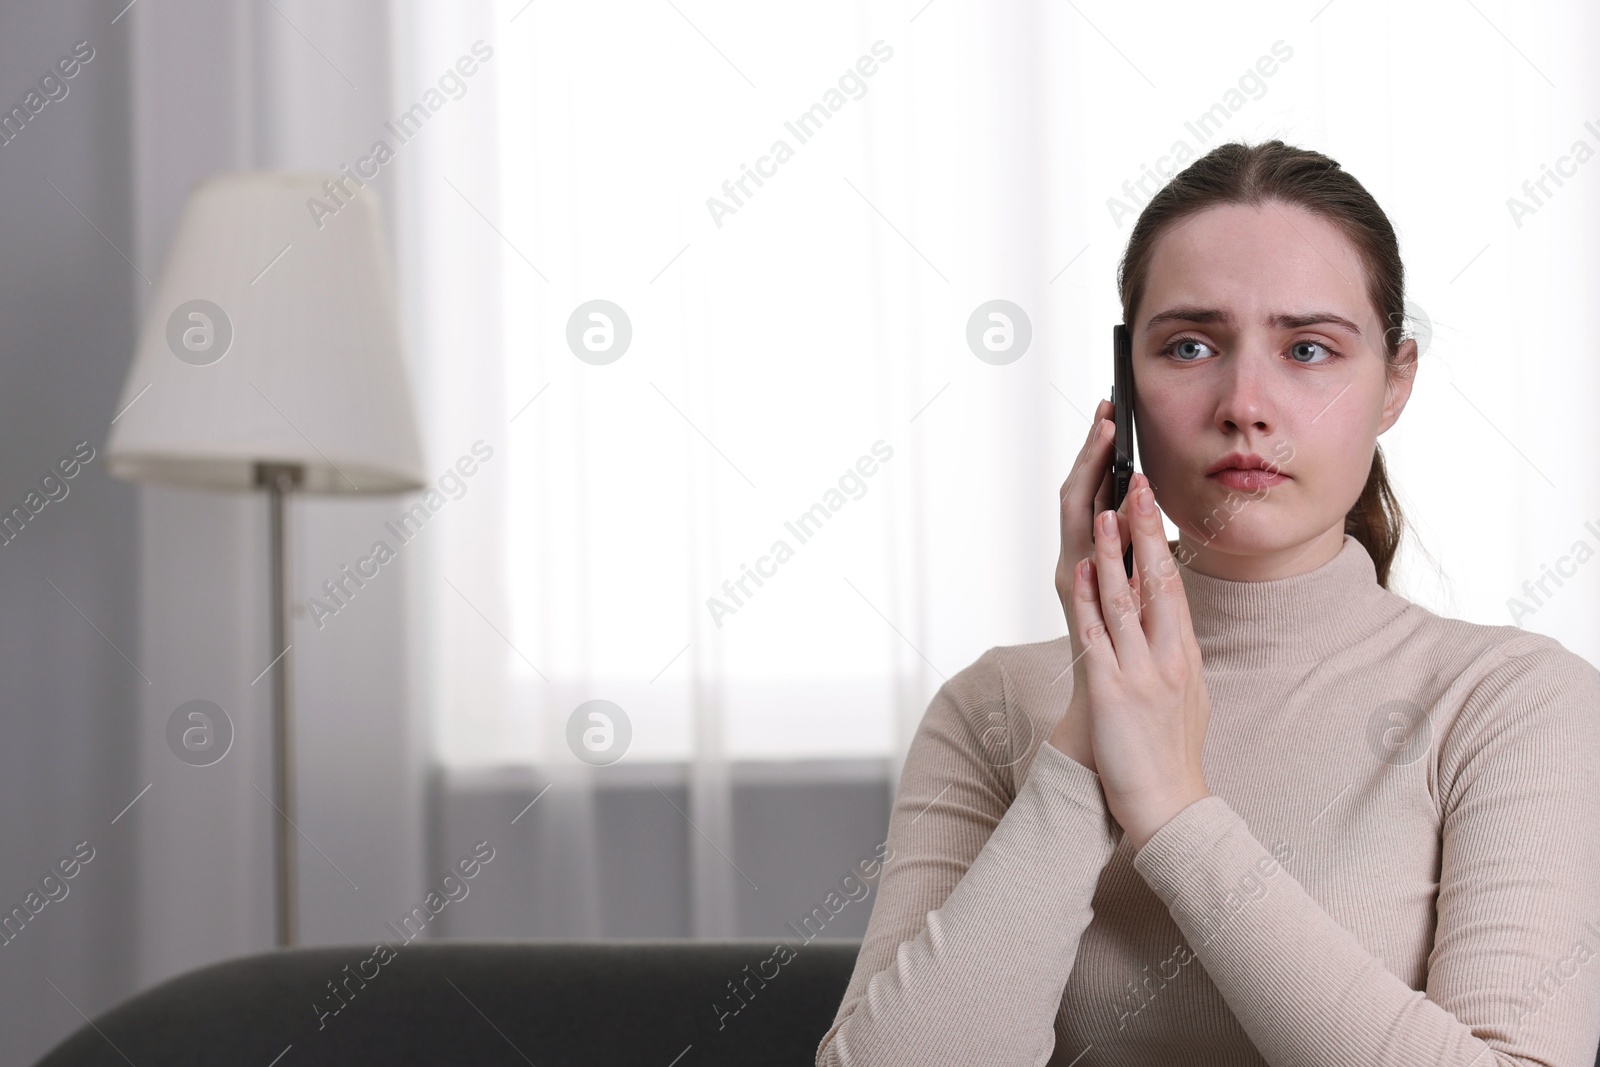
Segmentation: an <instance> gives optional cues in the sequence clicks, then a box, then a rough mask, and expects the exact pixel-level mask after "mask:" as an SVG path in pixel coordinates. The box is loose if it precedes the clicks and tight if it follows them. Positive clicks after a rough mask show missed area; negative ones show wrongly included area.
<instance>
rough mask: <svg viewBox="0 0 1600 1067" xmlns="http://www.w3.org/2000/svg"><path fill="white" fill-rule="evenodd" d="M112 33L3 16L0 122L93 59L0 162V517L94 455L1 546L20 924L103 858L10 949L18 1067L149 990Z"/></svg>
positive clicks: (0, 656)
mask: <svg viewBox="0 0 1600 1067" xmlns="http://www.w3.org/2000/svg"><path fill="white" fill-rule="evenodd" d="M115 14H116V10H115V9H114V8H113V7H109V6H108V5H106V4H99V3H94V4H91V3H86V2H68V0H56V2H52V3H48V4H43V3H35V4H28V5H25V6H24V5H17V4H6V5H3V6H0V108H4V109H10V108H11V107H13V106H15V105H18V104H21V103H22V102H23V99H24V97H25V95H26V94H27V92H28V91H29V89H31V88H33V87H34V86H35V84H36V83H37V81H38V79H39V78H40V77H41V76H43V75H44V74H46V73H47V72H48V71H50V69H51V68H52V66H53V65H54V64H55V63H56V61H57V60H58V59H59V58H60V57H62V56H64V55H67V54H68V53H70V52H71V50H72V47H73V45H74V44H76V43H77V42H79V41H87V42H89V44H90V45H91V46H92V47H93V49H94V56H93V58H92V59H91V60H90V61H89V62H88V63H87V64H86V65H84V66H83V67H82V69H81V70H80V71H79V72H78V73H77V74H76V76H75V77H73V78H72V79H70V80H68V81H65V82H64V84H65V85H66V86H67V94H66V96H65V97H62V98H61V99H58V100H54V101H51V102H50V103H47V104H46V105H45V106H44V107H43V108H42V110H40V111H39V113H38V114H37V115H35V116H33V117H32V119H31V120H30V121H29V122H28V123H27V124H26V125H25V126H23V127H22V130H21V132H20V134H18V135H17V136H16V137H15V138H14V139H13V140H11V141H10V142H8V143H5V144H0V324H3V327H4V329H3V334H0V510H5V511H9V510H10V509H11V508H12V507H13V506H16V505H19V504H22V503H23V501H24V498H25V497H26V495H27V494H28V492H29V490H30V489H31V488H35V487H36V486H37V483H38V482H39V480H40V478H41V477H43V476H44V475H45V474H46V473H48V472H49V470H50V468H51V466H52V465H53V464H55V463H56V461H57V459H58V458H60V457H62V456H64V455H67V454H68V453H70V452H71V451H72V449H73V446H74V444H75V443H77V442H79V441H88V442H89V443H90V445H91V446H92V447H93V448H94V449H95V453H96V455H95V459H94V460H93V461H92V462H90V463H89V464H88V466H87V468H85V469H84V470H83V471H82V472H81V473H79V474H78V475H77V476H76V477H74V478H73V479H72V480H71V481H69V482H66V483H65V484H66V485H67V486H68V493H67V495H66V496H65V497H64V498H62V499H60V500H56V501H52V502H50V503H48V504H46V505H45V506H44V508H43V509H42V510H41V511H40V512H39V514H38V515H36V516H34V517H33V518H32V519H31V520H29V521H28V522H27V524H26V525H25V526H23V527H22V530H21V532H20V534H18V535H17V536H16V537H15V539H14V540H12V541H11V542H9V543H7V544H6V545H5V546H4V547H0V678H3V679H4V683H3V685H0V812H3V813H4V815H3V817H0V907H3V908H4V909H5V910H7V911H9V910H10V909H11V908H12V907H14V906H18V905H23V903H24V898H25V897H26V896H27V895H28V893H29V892H30V890H31V889H32V887H34V886H35V885H36V884H37V883H38V882H39V881H40V879H41V878H43V877H44V876H45V875H46V874H47V873H49V871H50V870H51V868H52V866H53V865H54V864H55V863H56V861H57V860H58V859H60V858H62V857H63V856H66V855H67V854H68V853H70V852H71V851H72V846H73V845H74V844H75V843H77V842H79V841H88V842H89V843H90V845H91V846H92V847H93V849H94V858H93V859H92V860H91V861H90V862H89V863H88V864H87V865H86V866H84V867H83V868H82V869H81V870H80V871H78V873H77V874H76V876H75V877H74V878H72V879H71V880H70V881H67V882H65V883H64V884H65V886H66V887H67V895H66V896H65V897H64V898H63V899H61V900H59V901H57V902H54V903H49V904H47V905H45V906H44V907H43V909H42V910H40V911H39V913H38V914H37V915H35V916H33V917H32V919H31V920H30V921H29V922H28V923H27V924H26V925H24V926H22V928H21V930H20V932H18V933H17V934H16V936H15V939H14V940H13V941H11V942H10V943H9V944H7V945H6V947H4V948H0V1061H3V1062H5V1063H28V1062H31V1061H32V1060H33V1059H34V1058H36V1057H37V1056H39V1055H40V1054H42V1053H43V1052H44V1051H45V1049H46V1048H48V1047H49V1046H50V1045H52V1044H54V1043H55V1041H57V1040H58V1039H59V1038H60V1037H62V1036H64V1035H65V1034H66V1033H67V1032H68V1031H70V1030H72V1029H74V1028H76V1027H77V1026H79V1025H81V1023H82V1018H81V1017H80V1016H79V1014H78V1012H79V1010H81V1011H83V1012H86V1013H88V1014H90V1015H93V1014H94V1013H96V1012H98V1011H101V1010H103V1009H104V1008H107V1007H109V1006H110V1005H111V1004H113V1003H114V1002H116V1001H117V1000H119V999H121V998H122V997H123V996H125V995H127V994H128V993H129V992H130V991H131V990H132V988H133V983H134V966H133V951H134V930H135V923H133V922H132V921H130V920H131V917H133V916H134V915H136V913H137V906H136V900H135V889H136V885H137V882H136V878H135V867H134V861H135V849H134V845H135V843H136V841H137V837H136V830H135V826H136V824H135V823H134V812H137V811H138V808H137V806H136V807H135V808H134V809H133V812H130V813H129V815H127V816H124V817H123V818H121V819H120V820H118V821H117V822H116V823H115V825H113V823H112V819H113V818H115V817H116V816H117V815H118V814H119V812H120V811H121V810H122V809H123V807H124V806H125V805H127V804H128V803H129V802H130V801H131V800H133V798H134V797H135V795H136V794H137V793H138V792H139V790H140V789H141V788H143V786H144V781H142V780H141V779H140V778H139V777H138V769H137V766H136V763H135V761H134V759H133V753H134V752H135V750H136V748H137V743H136V737H135V731H136V727H137V722H138V719H137V715H136V709H137V708H138V701H139V699H140V697H141V695H142V691H143V690H145V689H146V688H148V687H147V686H146V684H145V681H144V679H143V678H141V677H140V675H139V673H138V671H137V670H136V669H135V667H134V666H132V665H131V664H130V663H129V659H131V660H132V661H133V663H139V651H138V640H137V636H138V635H137V623H138V610H137V608H138V604H137V591H136V584H135V574H136V570H135V562H136V559H137V550H138V542H137V530H138V509H137V500H136V491H135V490H134V489H133V488H132V487H131V486H128V485H126V484H124V483H122V482H118V481H115V480H113V479H111V478H110V477H108V476H107V475H106V472H105V464H104V444H105V438H106V431H107V429H108V426H109V423H110V421H111V417H112V415H113V414H115V404H116V400H117V396H118V393H119V392H120V390H121V387H122V376H123V373H124V372H125V370H126V367H127V361H128V358H129V356H130V355H131V354H132V351H133V344H134V326H135V317H136V316H135V304H134V300H135V292H136V290H137V289H141V288H144V284H145V283H144V282H143V281H142V280H141V279H140V278H139V275H138V274H137V273H136V271H135V270H134V268H133V267H132V266H130V265H129V263H128V261H127V260H125V259H124V258H123V254H124V253H126V254H127V255H129V256H130V257H131V256H132V255H133V244H134V237H133V231H134V226H133V214H132V205H133V202H132V197H131V192H130V182H129V136H130V135H129V107H128V89H129V55H128V36H127V24H128V20H127V19H122V20H120V21H118V22H117V23H116V24H115V25H113V24H112V22H111V19H112V17H113V16H114V15H115ZM52 183H53V184H54V185H55V187H56V188H54V189H53V188H51V184H52ZM57 189H59V190H60V192H59V193H58V192H57ZM68 200H70V201H71V203H70V204H69V203H68ZM74 205H75V207H74ZM79 212H81V213H82V214H80V213H79ZM96 228H98V229H99V231H100V232H98V233H97V232H96ZM113 245H114V246H115V247H113ZM118 249H120V250H121V251H120V252H119V251H118ZM58 492H59V491H58ZM51 583H54V585H55V587H56V588H54V589H53V588H51ZM58 589H59V592H58V591H57V590H58ZM69 598H70V601H71V603H70V604H69V603H68V599H69ZM80 612H81V614H80ZM97 629H98V631H99V632H96V631H97ZM113 646H115V647H113ZM118 650H120V651H118ZM124 654H126V655H127V657H128V659H124V658H123V656H124ZM140 666H141V667H142V666H143V664H140ZM147 799H148V798H147ZM54 891H55V892H56V893H57V894H58V895H59V890H54ZM52 984H53V986H54V988H52Z"/></svg>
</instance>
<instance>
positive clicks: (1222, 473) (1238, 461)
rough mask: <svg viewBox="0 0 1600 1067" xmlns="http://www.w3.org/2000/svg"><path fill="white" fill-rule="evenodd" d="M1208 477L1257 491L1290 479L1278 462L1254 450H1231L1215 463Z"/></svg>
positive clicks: (1246, 491) (1242, 490) (1244, 490)
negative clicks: (1267, 459) (1275, 462)
mask: <svg viewBox="0 0 1600 1067" xmlns="http://www.w3.org/2000/svg"><path fill="white" fill-rule="evenodd" d="M1206 477H1207V478H1210V479H1212V480H1213V481H1217V482H1220V483H1222V484H1223V485H1226V486H1227V487H1228V488H1230V489H1237V490H1239V491H1240V492H1242V493H1255V492H1259V491H1260V490H1262V489H1267V488H1270V487H1272V486H1274V485H1278V484H1279V483H1281V482H1285V481H1288V480H1289V475H1287V474H1285V473H1283V471H1282V470H1281V469H1279V468H1278V466H1277V464H1273V463H1268V462H1267V461H1266V460H1265V459H1262V458H1261V457H1260V456H1258V455H1256V454H1255V453H1254V452H1230V453H1228V454H1227V455H1226V456H1223V457H1222V458H1221V459H1219V460H1217V461H1216V462H1215V463H1213V464H1212V465H1211V466H1210V468H1209V469H1207V471H1206Z"/></svg>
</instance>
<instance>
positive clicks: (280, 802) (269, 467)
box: [256, 463, 305, 948]
mask: <svg viewBox="0 0 1600 1067" xmlns="http://www.w3.org/2000/svg"><path fill="white" fill-rule="evenodd" d="M304 477H305V469H304V468H303V467H301V466H299V465H298V464H292V463H257V464H256V484H257V485H258V486H263V487H265V489H266V490H267V513H268V520H267V521H268V527H269V542H270V544H269V549H268V551H269V553H270V555H271V578H270V581H271V584H272V649H273V651H274V652H276V653H277V656H278V658H277V659H275V660H273V662H272V667H271V668H270V669H271V671H272V756H273V763H274V764H275V767H274V771H275V772H276V773H275V774H274V777H273V793H274V794H275V799H274V800H273V807H275V808H276V809H277V812H278V819H277V833H276V834H275V835H274V845H275V847H274V858H275V860H276V866H277V888H278V894H277V895H278V947H280V948H287V947H288V946H290V945H293V944H294V943H295V920H296V910H297V909H296V907H295V884H296V878H295V866H296V865H295V847H294V832H295V830H294V723H293V721H292V720H291V717H290V694H289V649H290V648H292V647H293V645H291V644H290V642H289V599H288V598H289V571H288V552H287V548H286V538H285V534H284V514H283V510H284V504H285V502H286V500H287V498H288V496H289V493H290V492H291V491H293V489H294V488H295V487H296V486H298V485H300V484H301V482H302V480H303V479H304Z"/></svg>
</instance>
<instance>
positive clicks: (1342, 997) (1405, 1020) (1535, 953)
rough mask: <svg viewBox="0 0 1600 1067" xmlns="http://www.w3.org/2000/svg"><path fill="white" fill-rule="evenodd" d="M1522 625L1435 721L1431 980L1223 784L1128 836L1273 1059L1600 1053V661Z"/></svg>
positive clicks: (1588, 1059)
mask: <svg viewBox="0 0 1600 1067" xmlns="http://www.w3.org/2000/svg"><path fill="white" fill-rule="evenodd" d="M1530 643H1532V644H1533V645H1534V646H1535V647H1533V648H1532V649H1530V650H1528V651H1527V652H1525V653H1524V654H1521V655H1515V656H1513V657H1511V658H1508V659H1507V661H1506V662H1505V663H1504V664H1503V665H1501V666H1499V667H1496V668H1495V669H1493V670H1491V671H1490V672H1489V673H1488V674H1487V675H1486V676H1485V677H1484V679H1483V681H1482V682H1481V683H1480V684H1479V685H1478V686H1477V687H1476V688H1475V689H1474V691H1473V693H1472V695H1471V696H1470V697H1469V698H1468V699H1467V702H1466V705H1465V707H1464V708H1463V709H1462V713H1461V715H1460V716H1459V717H1458V718H1457V720H1456V722H1455V724H1454V726H1453V728H1452V729H1451V730H1450V731H1449V733H1448V734H1446V735H1445V736H1444V737H1443V738H1442V739H1441V743H1440V753H1439V758H1440V783H1439V785H1440V791H1441V796H1440V800H1441V804H1442V808H1443V810H1444V812H1445V813H1446V814H1445V820H1444V824H1443V833H1442V837H1443V851H1442V865H1441V872H1440V881H1439V900H1438V923H1437V926H1436V929H1435V934H1434V946H1433V950H1432V952H1431V953H1430V955H1429V959H1428V981H1427V989H1426V994H1425V995H1424V993H1422V992H1419V991H1417V990H1415V989H1412V988H1411V987H1410V986H1408V985H1406V983H1405V982H1403V981H1401V980H1400V979H1399V978H1398V977H1396V976H1395V975H1393V974H1391V973H1389V971H1387V970H1386V969H1385V968H1384V966H1383V964H1382V963H1381V962H1380V961H1379V960H1377V959H1376V958H1374V957H1373V955H1372V954H1371V953H1369V952H1368V951H1367V950H1366V949H1365V948H1363V947H1362V945H1361V944H1360V943H1359V942H1358V941H1357V940H1356V939H1355V938H1354V937H1353V936H1351V935H1350V934H1349V933H1348V932H1346V931H1345V930H1344V929H1343V928H1342V927H1341V926H1340V925H1339V924H1338V923H1337V922H1335V921H1334V920H1333V919H1332V918H1331V917H1329V915H1328V914H1327V913H1326V912H1325V911H1324V910H1323V909H1322V907H1321V906H1320V905H1319V904H1318V903H1317V902H1316V901H1315V900H1314V899H1312V898H1311V897H1310V896H1309V895H1307V893H1306V892H1305V890H1304V889H1303V888H1302V887H1301V886H1300V884H1299V883H1298V882H1297V881H1296V880H1295V878H1294V876H1293V875H1292V874H1290V873H1289V871H1288V870H1287V869H1285V868H1284V867H1283V865H1282V864H1280V863H1279V862H1278V860H1277V858H1275V857H1274V856H1273V854H1272V853H1271V852H1269V851H1268V850H1267V849H1266V848H1264V847H1263V846H1262V845H1261V843H1260V842H1259V841H1257V840H1256V838H1255V837H1254V836H1252V835H1251V832H1250V828H1249V827H1248V826H1246V825H1245V823H1244V820H1243V819H1241V818H1240V817H1239V815H1238V814H1236V813H1235V812H1234V810H1233V809H1232V808H1231V807H1229V805H1228V803H1227V802H1226V801H1225V800H1223V799H1222V798H1221V797H1216V796H1211V797H1207V798H1205V799H1204V800H1200V801H1198V802H1196V803H1194V804H1191V805H1190V806H1189V807H1187V808H1185V809H1184V810H1183V811H1181V812H1180V813H1179V814H1178V815H1176V816H1175V817H1174V818H1173V819H1171V820H1170V821H1169V822H1168V823H1167V824H1166V825H1165V826H1163V827H1162V828H1161V829H1160V830H1158V831H1157V832H1156V833H1155V835H1154V836H1152V837H1151V838H1150V840H1149V841H1147V842H1146V843H1145V845H1144V847H1143V848H1142V849H1140V850H1139V851H1138V852H1137V853H1136V854H1135V856H1134V860H1133V865H1134V868H1135V869H1136V870H1137V871H1138V872H1139V873H1140V874H1141V875H1143V876H1144V878H1145V880H1146V881H1147V882H1148V883H1149V885H1150V887H1151V888H1152V889H1153V890H1155V892H1156V894H1157V895H1158V896H1160V898H1161V899H1162V901H1163V902H1165V903H1166V905H1167V908H1168V910H1169V911H1170V913H1171V915H1172V917H1173V919H1174V920H1175V921H1176V922H1177V924H1178V927H1179V928H1180V929H1181V930H1182V931H1183V933H1184V935H1185V937H1186V939H1187V940H1188V943H1189V945H1190V946H1191V948H1192V949H1193V951H1194V953H1195V955H1196V956H1197V957H1198V958H1199V960H1200V962H1201V963H1202V964H1203V965H1204V966H1205V969H1206V973H1207V974H1208V975H1209V976H1210V978H1211V981H1212V982H1214V983H1215V984H1216V987H1217V988H1218V989H1219V990H1220V991H1221V993H1222V996H1223V998H1224V999H1225V1000H1226V1001H1227V1003H1228V1007H1229V1008H1230V1009H1231V1010H1232V1012H1233V1014H1234V1016H1235V1017H1236V1018H1237V1019H1238V1020H1239V1022H1240V1024H1241V1025H1242V1026H1243V1027H1244V1029H1245V1031H1246V1032H1247V1033H1248V1034H1249V1035H1250V1041H1251V1043H1252V1044H1253V1045H1254V1046H1255V1047H1256V1049H1257V1050H1258V1051H1259V1052H1260V1054H1261V1056H1262V1057H1263V1058H1264V1059H1265V1060H1266V1062H1267V1063H1269V1064H1273V1065H1281V1067H1289V1065H1291V1064H1292V1065H1296V1067H1345V1065H1348V1064H1364V1065H1369V1067H1409V1065H1415V1064H1424V1063H1426V1064H1437V1065H1440V1067H1447V1065H1448V1067H1467V1065H1469V1064H1476V1065H1478V1067H1484V1065H1487V1064H1507V1065H1510V1064H1523V1065H1529V1067H1532V1065H1535V1064H1537V1065H1540V1067H1590V1065H1591V1064H1593V1063H1594V1062H1595V1046H1596V1042H1597V1041H1600V847H1597V842H1600V791H1597V789H1596V785H1597V784H1600V783H1597V782H1596V777H1597V776H1596V773H1595V769H1594V765H1593V761H1594V757H1595V754H1596V753H1597V752H1600V672H1597V671H1596V670H1595V669H1594V668H1593V667H1592V666H1590V665H1589V664H1588V663H1587V662H1586V661H1585V660H1583V659H1582V658H1580V657H1578V656H1575V655H1572V654H1571V653H1569V652H1566V651H1565V650H1564V649H1561V648H1560V646H1559V645H1556V644H1555V643H1554V642H1550V641H1548V640H1547V639H1543V638H1535V639H1533V642H1524V641H1521V640H1519V641H1518V642H1516V645H1520V646H1522V647H1523V648H1527V647H1528V645H1529V644H1530ZM1512 648H1513V645H1509V644H1508V645H1507V646H1505V649H1504V650H1503V652H1502V655H1504V654H1505V653H1506V652H1509V651H1511V649H1512ZM1291 852H1292V849H1291Z"/></svg>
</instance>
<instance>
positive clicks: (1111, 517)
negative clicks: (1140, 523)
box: [1100, 511, 1117, 534]
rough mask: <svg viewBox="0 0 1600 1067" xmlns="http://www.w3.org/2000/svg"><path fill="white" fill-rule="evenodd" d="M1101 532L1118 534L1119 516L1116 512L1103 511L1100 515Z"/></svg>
mask: <svg viewBox="0 0 1600 1067" xmlns="http://www.w3.org/2000/svg"><path fill="white" fill-rule="evenodd" d="M1100 532H1101V533H1106V534H1113V533H1116V532H1117V516H1116V513H1115V512H1112V511H1102V512H1101V513H1100Z"/></svg>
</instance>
